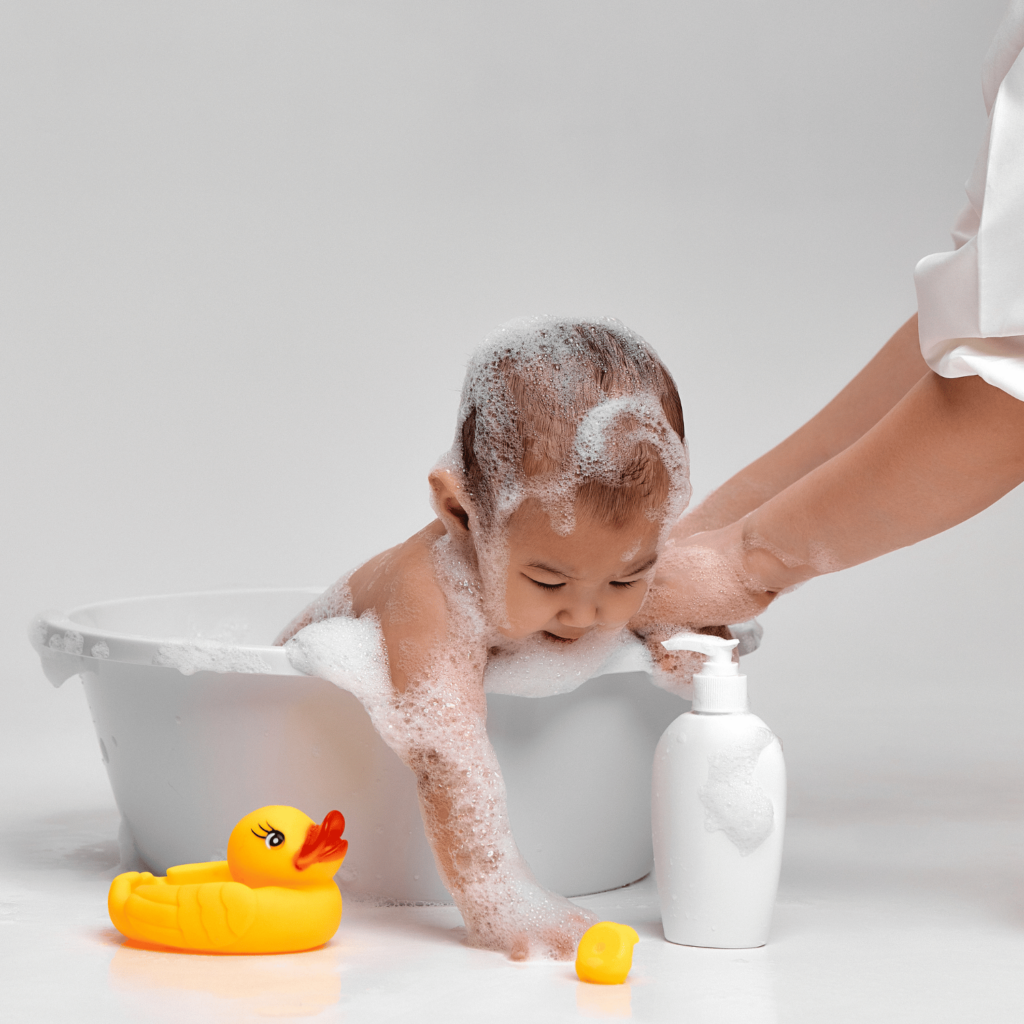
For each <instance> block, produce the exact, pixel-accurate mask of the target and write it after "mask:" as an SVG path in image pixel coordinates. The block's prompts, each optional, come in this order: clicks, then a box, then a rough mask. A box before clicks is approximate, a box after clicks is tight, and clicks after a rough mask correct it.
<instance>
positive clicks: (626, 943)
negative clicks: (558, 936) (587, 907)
mask: <svg viewBox="0 0 1024 1024" xmlns="http://www.w3.org/2000/svg"><path fill="white" fill-rule="evenodd" d="M639 941H640V936H639V935H637V933H636V930H635V929H634V928H630V927H629V925H628V924H616V923H615V922H614V921H600V922H599V923H598V924H595V925H593V926H592V927H590V928H588V929H587V930H586V931H585V932H584V933H583V938H582V939H580V944H579V946H578V947H577V950H576V975H577V977H578V978H579V979H580V981H589V982H593V983H594V984H596V985H621V984H622V983H623V982H624V981H625V980H626V976H627V975H628V974H629V972H630V969H631V968H632V966H633V947H634V946H635V945H636V944H637V943H638V942H639Z"/></svg>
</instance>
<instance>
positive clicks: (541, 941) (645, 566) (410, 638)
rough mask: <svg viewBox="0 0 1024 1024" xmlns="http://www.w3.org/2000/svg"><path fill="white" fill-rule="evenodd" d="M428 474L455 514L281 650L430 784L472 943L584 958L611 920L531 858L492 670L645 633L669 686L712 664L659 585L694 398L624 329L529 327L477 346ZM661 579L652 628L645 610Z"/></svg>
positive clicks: (313, 611)
mask: <svg viewBox="0 0 1024 1024" xmlns="http://www.w3.org/2000/svg"><path fill="white" fill-rule="evenodd" d="M429 481H430V487H431V491H432V504H433V507H434V510H435V512H436V513H437V518H436V519H435V520H434V521H433V522H432V523H431V524H430V525H429V526H427V527H426V528H425V529H423V530H421V531H420V532H419V533H417V534H415V535H414V536H412V537H410V538H409V539H408V540H407V541H405V542H404V543H402V544H399V545H398V546H397V547H394V548H391V549H390V550H388V551H385V552H383V553H382V554H379V555H377V556H376V557H374V558H371V559H370V561H368V562H367V563H366V564H364V565H362V566H361V567H360V568H358V569H356V570H355V571H354V572H352V573H350V574H349V575H347V576H345V577H343V578H342V579H341V580H339V581H338V582H337V583H336V584H335V585H334V586H333V587H331V588H330V589H329V590H328V591H327V592H326V593H325V594H323V595H322V596H321V597H320V598H318V599H317V600H316V601H315V602H314V603H313V604H312V605H311V606H310V607H309V608H307V609H306V610H305V611H304V612H303V613H302V614H301V615H300V616H299V617H298V618H297V619H296V620H295V621H294V622H292V623H291V624H290V625H289V626H288V627H287V628H286V629H285V630H284V632H283V633H282V634H281V636H280V637H279V638H278V641H277V642H278V643H287V645H288V651H289V655H290V657H291V659H292V661H293V663H294V664H295V665H296V666H297V667H299V668H301V669H303V670H304V671H307V672H310V673H312V674H316V675H321V676H324V677H326V678H329V679H332V680H333V681H335V682H337V683H338V684H339V685H341V686H344V687H345V688H346V689H349V690H351V691H352V692H353V693H355V694H356V696H357V697H358V698H359V699H360V700H361V701H362V703H363V705H364V706H365V707H366V709H367V711H368V712H369V714H370V717H371V719H372V720H373V723H374V725H375V727H376V728H377V730H378V731H379V732H380V734H381V735H382V736H383V738H384V739H385V741H386V742H387V743H388V744H389V745H390V746H391V747H392V749H393V750H395V752H396V753H397V754H398V756H399V757H400V758H401V759H402V760H403V762H404V763H405V764H407V765H408V766H409V767H410V768H411V769H412V770H413V772H414V773H415V775H416V783H417V788H418V792H419V799H420V807H421V811H422V816H423V823H424V827H425V830H426V834H427V838H428V839H429V841H430V844H431V847H432V849H433V851H434V857H435V860H436V862H437V867H438V870H439V872H440V875H441V878H442V880H443V881H444V883H445V885H446V886H447V887H448V889H449V891H450V892H451V894H452V896H453V898H454V900H455V903H456V905H457V906H458V908H459V910H460V911H461V913H462V916H463V918H464V920H465V923H466V927H467V930H468V933H469V940H470V942H471V943H473V944H474V945H478V946H482V947H487V948H492V949H500V950H504V951H506V952H507V953H508V954H509V955H510V956H511V957H512V958H513V959H524V958H526V957H528V956H535V955H540V956H549V957H554V958H558V959H567V958H571V957H572V956H573V955H574V953H575V948H576V945H577V942H578V941H579V938H580V936H581V935H582V933H583V932H584V931H585V930H586V929H587V928H588V927H589V926H590V925H591V924H593V923H594V919H593V916H592V915H591V914H589V913H588V912H587V911H585V910H582V909H581V908H579V907H577V906H575V905H574V904H572V903H570V902H569V901H568V900H567V899H564V898H563V897H561V896H558V895H556V894H554V893H551V892H548V891H547V890H545V889H543V888H542V887H541V886H540V885H539V884H538V883H537V882H536V881H535V880H534V878H533V876H532V874H531V873H530V870H529V868H528V867H527V865H526V863H525V861H524V860H523V858H522V856H521V854H520V853H519V851H518V849H517V847H516V844H515V841H514V840H513V837H512V833H511V830H510V828H509V823H508V816H507V813H506V805H505V790H504V784H503V783H502V780H501V772H500V769H499V766H498V762H497V759H496V757H495V755H494V751H493V750H492V748H491V745H490V742H489V741H488V738H487V733H486V729H485V718H486V702H485V694H484V675H485V671H490V670H491V669H494V668H495V666H504V670H505V671H511V672H513V673H514V672H515V671H516V669H517V667H522V666H528V665H530V664H531V662H532V664H533V665H534V666H536V665H538V664H540V665H543V666H544V667H545V668H546V669H547V670H548V671H550V672H551V673H552V674H553V676H558V669H557V663H559V662H564V663H567V664H569V663H571V665H572V666H573V670H574V671H573V672H569V675H570V676H572V677H573V678H576V679H577V681H582V680H583V679H586V678H587V677H588V675H592V674H595V672H596V670H597V668H598V667H599V666H600V664H601V663H602V662H603V661H604V660H605V658H606V657H607V656H608V655H609V654H610V653H611V652H612V651H613V650H614V649H615V648H616V646H617V645H620V644H622V642H623V638H624V636H625V635H626V634H627V633H628V632H630V631H631V632H632V633H633V634H635V635H637V636H640V637H641V638H642V639H644V640H645V642H646V643H647V644H648V646H649V649H650V651H651V654H652V656H653V658H654V662H655V669H656V671H655V678H656V681H657V682H658V683H659V685H662V686H664V687H666V688H668V689H676V688H680V689H681V687H682V686H684V685H685V684H686V683H687V682H688V681H689V678H690V675H691V674H692V670H693V668H694V665H695V662H699V658H696V659H694V658H691V657H688V656H687V655H685V654H683V655H668V654H667V653H666V652H665V651H664V649H663V648H662V647H661V645H660V643H658V642H657V641H658V640H660V639H663V638H664V637H666V636H668V635H670V634H671V633H672V632H675V631H676V630H678V629H679V628H682V627H683V625H684V624H683V623H674V622H672V621H671V618H672V615H671V606H672V604H673V602H672V587H671V580H663V579H658V580H656V576H655V574H656V571H657V567H658V561H659V556H660V555H661V554H662V552H663V550H664V549H665V547H666V544H667V543H669V544H670V543H671V542H670V539H669V535H670V533H671V531H672V528H673V527H674V526H675V524H676V523H677V522H678V520H679V518H680V516H681V514H682V512H683V510H684V509H685V507H686V504H687V502H688V500H689V496H690V486H689V474H688V459H687V452H686V446H685V442H684V433H683V413H682V407H681V404H680V401H679V394H678V392H677V391H676V387H675V384H674V383H673V381H672V378H671V376H670V375H669V373H668V370H666V369H665V367H664V365H663V364H662V363H661V361H660V360H659V359H658V357H657V355H656V354H655V353H654V351H653V350H652V349H651V348H650V347H649V346H648V345H647V344H646V342H644V341H643V339H642V338H640V337H638V336H637V335H636V334H634V333H633V332H632V331H630V330H629V329H628V328H626V327H625V326H623V325H622V324H621V323H618V322H617V321H614V320H604V319H601V320H594V321H576V320H564V319H555V318H550V317H545V318H536V319H528V320H518V321H512V322H511V323H509V324H506V325H505V326H504V327H501V328H499V329H498V330H497V331H496V332H495V333H494V334H493V335H491V337H489V338H488V339H487V341H486V342H485V343H484V344H483V345H482V346H481V347H480V348H479V349H478V350H477V351H476V353H475V354H474V356H473V358H472V360H471V362H470V365H469V369H468V371H467V374H466V381H465V384H464V386H463V390H462V400H461V405H460V408H459V417H458V425H457V429H456V433H455V443H454V445H453V446H452V449H451V451H450V452H448V453H447V454H446V455H445V456H444V457H443V458H442V459H441V461H440V462H439V464H438V465H437V466H436V467H435V468H434V470H433V471H432V472H431V474H430V477H429ZM652 587H655V588H657V590H658V591H659V593H658V594H657V595H652V597H653V598H654V599H653V601H652V602H648V604H649V605H654V606H656V607H657V615H656V616H654V617H653V618H652V616H651V615H650V614H648V615H642V614H641V608H642V606H643V605H644V604H645V598H647V596H648V593H649V592H650V591H651V590H652ZM550 666H555V667H550ZM491 688H492V689H493V687H491Z"/></svg>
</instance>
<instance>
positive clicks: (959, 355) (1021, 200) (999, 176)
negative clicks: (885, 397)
mask: <svg viewBox="0 0 1024 1024" xmlns="http://www.w3.org/2000/svg"><path fill="white" fill-rule="evenodd" d="M1022 48H1024V0H1013V2H1012V3H1011V4H1010V8H1009V10H1008V11H1007V14H1006V17H1005V18H1004V19H1003V23H1002V25H1001V26H1000V29H999V33H998V34H997V36H996V39H995V42H994V43H993V44H992V48H991V50H989V54H988V57H987V58H986V60H985V67H984V72H983V87H984V94H985V105H986V107H987V108H988V112H989V122H988V133H987V135H986V138H985V141H984V144H983V145H982V147H981V151H980V152H979V154H978V159H977V161H976V162H975V165H974V171H973V172H972V174H971V177H970V178H969V179H968V181H967V199H968V203H967V206H966V207H965V208H964V210H963V212H962V213H961V214H960V216H959V217H958V218H957V221H956V223H955V225H954V227H953V241H954V243H955V245H956V249H954V250H953V251H952V252H943V253H935V254H934V255H932V256H926V257H925V258H924V259H923V260H921V262H920V263H919V264H918V265H917V268H916V270H915V271H914V282H915V284H916V286H917V304H918V322H919V331H920V335H921V352H922V354H923V355H924V358H925V361H926V362H927V363H928V365H929V366H930V367H931V368H932V369H933V370H934V371H935V372H936V373H938V374H940V375H942V376H943V377H967V376H971V375H973V374H977V375H978V376H980V377H982V379H984V380H986V381H988V383H989V384H993V385H995V386H996V387H998V388H1001V389H1002V390H1003V391H1006V392H1007V393H1008V394H1011V395H1013V396H1014V397H1015V398H1018V399H1021V400H1024V55H1022V53H1021V51H1022Z"/></svg>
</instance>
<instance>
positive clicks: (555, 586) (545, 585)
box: [523, 573, 565, 590]
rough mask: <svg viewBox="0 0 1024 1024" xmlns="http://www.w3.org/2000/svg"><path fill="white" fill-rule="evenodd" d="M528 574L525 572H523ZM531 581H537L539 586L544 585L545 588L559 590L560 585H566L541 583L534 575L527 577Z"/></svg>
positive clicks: (562, 585) (562, 584)
mask: <svg viewBox="0 0 1024 1024" xmlns="http://www.w3.org/2000/svg"><path fill="white" fill-rule="evenodd" d="M523 575H524V576H525V575H526V574H525V573H524V574H523ZM526 578H527V579H528V580H529V581H530V582H531V583H536V584H537V586H538V587H543V588H544V589H545V590H558V589H559V588H560V587H564V586H565V584H564V583H541V581H540V580H535V579H534V578H533V577H532V576H527V577H526Z"/></svg>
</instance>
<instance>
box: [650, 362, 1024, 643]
mask: <svg viewBox="0 0 1024 1024" xmlns="http://www.w3.org/2000/svg"><path fill="white" fill-rule="evenodd" d="M1022 480H1024V402H1020V401H1018V400H1017V399H1015V398H1012V397H1011V396H1010V395H1008V394H1006V392H1004V391H1001V390H1000V389H998V388H996V387H993V386H991V385H989V384H987V383H985V381H983V380H982V379H981V378H980V377H959V378H954V379H947V378H944V377H939V376H938V375H937V374H934V373H932V372H931V371H928V372H927V373H926V374H925V376H924V377H922V378H921V380H919V381H918V383H917V384H916V385H915V386H914V387H913V388H912V389H911V390H910V392H909V393H908V394H907V395H906V396H905V397H904V398H903V399H902V400H901V401H899V402H898V403H897V404H896V405H895V407H894V408H893V409H891V410H890V412H888V413H887V414H886V415H885V416H884V417H882V419H881V420H880V421H879V422H878V423H876V424H875V426H874V427H872V428H871V429H870V430H869V431H867V433H865V434H864V435H863V436H862V437H861V438H860V439H859V440H857V441H855V442H854V443H853V444H852V445H850V446H849V447H848V448H846V449H845V450H843V451H841V452H840V453H839V454H838V455H836V456H835V457H833V458H832V459H830V460H828V461H827V462H825V463H823V464H822V465H820V466H818V467H817V468H816V469H814V470H812V471H811V472H809V473H807V474H806V475H805V476H803V477H801V478H800V479H798V480H797V481H796V482H795V483H792V484H791V485H790V486H788V487H787V488H785V489H784V490H782V491H781V492H780V493H778V494H777V495H775V496H774V497H773V498H771V499H769V500H768V501H767V502H765V503H764V504H763V505H761V506H759V507H758V508H756V509H755V510H754V511H752V512H751V513H750V514H748V515H746V516H745V517H744V518H743V519H741V520H739V521H738V522H734V523H731V524H730V525H727V526H725V527H722V528H720V529H716V530H711V531H708V532H704V533H700V534H697V535H694V536H692V537H690V538H688V539H686V540H684V541H682V542H681V543H680V542H677V543H675V544H674V545H672V546H671V547H670V548H669V550H668V551H666V554H665V557H664V558H663V564H662V566H661V568H660V570H659V579H658V581H657V582H658V584H659V586H658V588H656V592H655V593H653V594H652V597H654V598H655V599H656V600H655V603H654V606H652V608H651V609H650V610H648V609H646V608H645V612H646V614H647V615H648V616H649V617H651V618H661V619H664V620H665V621H682V622H686V623H687V624H690V625H702V624H712V623H719V622H735V621H739V620H741V619H744V618H748V617H750V616H751V615H754V614H756V613H758V612H760V611H761V610H763V609H764V608H765V607H766V606H767V605H768V604H769V603H770V602H771V601H772V600H774V598H775V597H776V596H777V595H778V594H779V593H780V592H781V591H783V590H785V589H786V588H788V587H792V586H795V585H796V584H798V583H802V582H804V581H805V580H808V579H811V578H812V577H814V576H819V575H822V574H824V573H827V572H835V571H836V570H839V569H844V568H847V567H849V566H852V565H857V564H859V563H860V562H866V561H868V560H869V559H872V558H876V557H877V556H879V555H882V554H885V553H886V552H888V551H893V550H895V549H896V548H901V547H906V546H907V545H909V544H914V543H916V542H917V541H920V540H923V539H925V538H926V537H931V536H932V535H934V534H936V533H941V532H942V531H943V530H947V529H949V528H950V527H951V526H955V525H956V524H957V523H961V522H963V521H964V520H965V519H969V518H971V516H974V515H976V514H977V513H978V512H980V511H982V510H983V509H985V508H987V507H988V506H989V505H991V504H992V503H993V502H994V501H996V500H997V499H999V498H1000V497H1002V496H1003V495H1004V494H1006V493H1007V492H1008V491H1010V490H1012V489H1013V488H1014V487H1016V486H1017V485H1018V484H1019V483H1021V481H1022Z"/></svg>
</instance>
